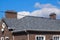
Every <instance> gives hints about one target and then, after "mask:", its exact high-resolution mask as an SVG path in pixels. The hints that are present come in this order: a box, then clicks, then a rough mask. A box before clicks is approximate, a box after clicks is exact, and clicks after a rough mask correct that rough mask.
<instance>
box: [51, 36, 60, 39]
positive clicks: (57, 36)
mask: <svg viewBox="0 0 60 40" xmlns="http://www.w3.org/2000/svg"><path fill="white" fill-rule="evenodd" d="M54 37H59V39H60V35H53V38H52V39H53V40H54Z"/></svg>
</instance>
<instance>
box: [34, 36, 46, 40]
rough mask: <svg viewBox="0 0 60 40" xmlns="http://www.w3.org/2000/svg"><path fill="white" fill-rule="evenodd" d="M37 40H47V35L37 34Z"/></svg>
mask: <svg viewBox="0 0 60 40" xmlns="http://www.w3.org/2000/svg"><path fill="white" fill-rule="evenodd" d="M35 40H45V36H44V35H36V36H35Z"/></svg>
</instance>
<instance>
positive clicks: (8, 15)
mask: <svg viewBox="0 0 60 40" xmlns="http://www.w3.org/2000/svg"><path fill="white" fill-rule="evenodd" d="M5 17H6V18H17V12H15V11H5Z"/></svg>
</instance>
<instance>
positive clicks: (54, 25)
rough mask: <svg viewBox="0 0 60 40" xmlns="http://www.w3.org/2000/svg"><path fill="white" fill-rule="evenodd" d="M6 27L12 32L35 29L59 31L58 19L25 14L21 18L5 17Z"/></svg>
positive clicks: (59, 22)
mask: <svg viewBox="0 0 60 40" xmlns="http://www.w3.org/2000/svg"><path fill="white" fill-rule="evenodd" d="M4 21H5V23H6V24H7V26H8V29H14V30H13V32H19V31H26V30H36V31H60V20H57V19H56V20H54V19H49V18H43V17H34V16H25V17H23V18H21V19H16V18H5V19H4Z"/></svg>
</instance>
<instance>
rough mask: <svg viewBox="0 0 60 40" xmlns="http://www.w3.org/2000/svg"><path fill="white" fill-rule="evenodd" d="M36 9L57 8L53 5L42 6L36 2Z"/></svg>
mask: <svg viewBox="0 0 60 40" xmlns="http://www.w3.org/2000/svg"><path fill="white" fill-rule="evenodd" d="M34 7H35V8H55V7H56V6H53V5H52V4H49V3H48V4H41V3H39V2H36V3H35V5H34Z"/></svg>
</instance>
